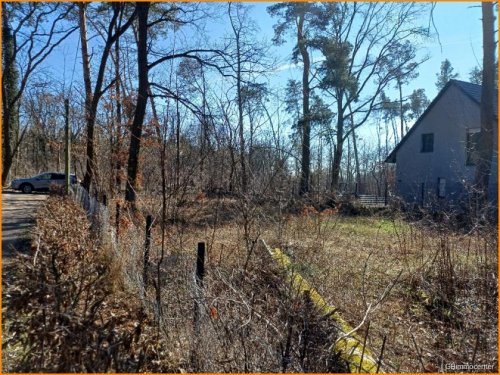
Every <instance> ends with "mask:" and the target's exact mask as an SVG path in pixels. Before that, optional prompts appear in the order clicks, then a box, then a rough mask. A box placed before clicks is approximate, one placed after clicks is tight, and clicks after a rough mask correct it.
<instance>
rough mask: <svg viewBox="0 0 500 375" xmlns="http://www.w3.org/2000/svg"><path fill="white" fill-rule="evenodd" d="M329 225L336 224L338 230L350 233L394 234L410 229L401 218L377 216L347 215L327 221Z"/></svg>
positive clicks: (364, 234)
mask: <svg viewBox="0 0 500 375" xmlns="http://www.w3.org/2000/svg"><path fill="white" fill-rule="evenodd" d="M326 225H328V226H335V227H336V228H337V229H338V230H342V231H346V232H347V233H348V234H358V235H363V236H366V235H376V234H380V233H381V234H386V235H394V234H397V233H400V232H402V231H405V230H408V229H409V224H407V223H405V222H403V221H401V220H394V221H393V220H387V219H384V218H376V217H346V218H343V217H341V218H339V219H338V220H335V221H330V222H327V223H326Z"/></svg>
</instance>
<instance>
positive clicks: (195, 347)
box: [191, 242, 205, 372]
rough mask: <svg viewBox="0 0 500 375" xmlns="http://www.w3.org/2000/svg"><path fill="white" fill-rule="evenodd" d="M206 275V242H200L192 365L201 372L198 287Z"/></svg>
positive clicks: (197, 260)
mask: <svg viewBox="0 0 500 375" xmlns="http://www.w3.org/2000/svg"><path fill="white" fill-rule="evenodd" d="M204 275H205V242H198V251H197V256H196V276H195V281H196V288H197V289H196V290H195V299H194V314H193V331H194V343H193V348H192V349H191V366H192V367H193V369H194V370H195V372H201V371H200V369H201V367H200V361H199V358H198V338H199V335H200V306H199V303H198V299H199V298H200V297H201V291H200V290H199V289H198V288H200V289H201V288H202V287H203V276H204Z"/></svg>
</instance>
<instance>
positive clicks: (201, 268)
mask: <svg viewBox="0 0 500 375" xmlns="http://www.w3.org/2000/svg"><path fill="white" fill-rule="evenodd" d="M204 275H205V242H198V255H197V257H196V284H197V285H198V286H199V287H202V286H203V276H204Z"/></svg>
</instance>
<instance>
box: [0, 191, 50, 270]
mask: <svg viewBox="0 0 500 375" xmlns="http://www.w3.org/2000/svg"><path fill="white" fill-rule="evenodd" d="M46 198H47V195H46V194H21V193H17V192H13V191H8V190H7V191H5V190H4V191H3V193H2V260H3V262H2V264H3V267H2V268H5V266H6V264H7V263H8V262H9V260H10V259H9V258H11V257H12V256H13V255H14V254H15V253H16V252H17V251H23V250H26V248H27V246H29V241H30V229H31V228H32V227H33V225H34V222H35V217H36V210H37V207H38V206H39V205H40V204H41V203H42V202H43V201H44V200H45V199H46Z"/></svg>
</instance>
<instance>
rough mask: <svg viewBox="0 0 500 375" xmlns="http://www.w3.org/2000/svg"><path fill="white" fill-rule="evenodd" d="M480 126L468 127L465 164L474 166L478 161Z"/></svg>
mask: <svg viewBox="0 0 500 375" xmlns="http://www.w3.org/2000/svg"><path fill="white" fill-rule="evenodd" d="M480 134H481V129H480V128H474V129H467V136H466V139H465V165H469V166H473V165H476V163H477V158H478V146H479V137H480Z"/></svg>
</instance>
